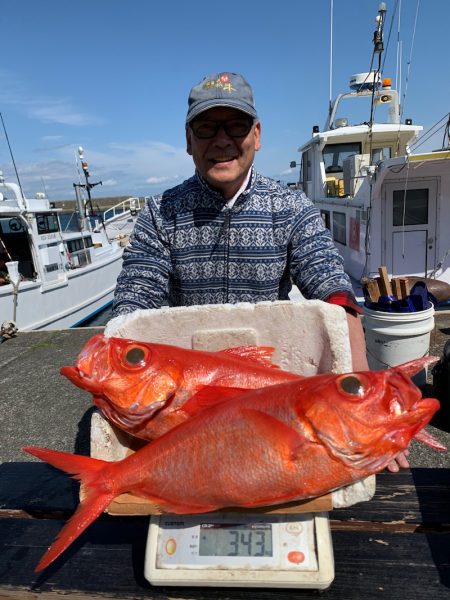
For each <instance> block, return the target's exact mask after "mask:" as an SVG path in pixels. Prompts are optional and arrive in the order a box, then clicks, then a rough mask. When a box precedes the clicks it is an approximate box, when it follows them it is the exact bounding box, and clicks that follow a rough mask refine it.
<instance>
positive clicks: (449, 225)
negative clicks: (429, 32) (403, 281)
mask: <svg viewBox="0 0 450 600" xmlns="http://www.w3.org/2000/svg"><path fill="white" fill-rule="evenodd" d="M384 16H385V7H384V6H380V11H379V13H378V17H377V23H378V28H377V31H376V32H375V36H374V43H375V52H374V56H376V55H377V54H378V53H380V52H381V51H382V46H383V44H382V34H383V25H384ZM380 42H381V43H380ZM377 44H378V46H377ZM380 56H381V55H380ZM379 64H380V65H381V61H379ZM361 104H364V110H363V111H362V110H361V109H358V106H361ZM349 109H350V110H349ZM343 110H349V112H343ZM352 115H353V117H352ZM422 129H423V128H422V127H421V126H420V125H415V124H413V123H412V121H411V119H406V120H405V121H404V122H403V123H402V122H401V110H400V102H399V94H398V92H397V91H396V90H395V89H393V88H392V87H391V82H390V80H389V79H383V77H382V74H381V72H380V71H379V70H374V71H370V72H368V73H359V74H357V75H354V76H353V77H351V79H350V91H348V92H346V93H342V94H340V95H339V96H337V98H336V99H335V101H334V102H332V103H331V102H330V109H329V113H328V118H327V120H326V124H325V127H324V129H323V131H320V130H319V127H318V126H314V127H313V133H312V137H311V139H309V140H308V141H307V142H306V143H304V144H302V145H301V146H300V148H299V149H298V151H299V152H300V154H301V170H300V181H299V187H300V188H302V189H303V190H304V191H305V193H306V195H307V196H308V197H309V198H310V199H311V200H312V201H313V202H314V203H315V204H316V205H317V207H318V208H319V209H320V212H321V215H322V218H323V220H324V222H325V224H326V226H327V227H328V228H329V229H330V231H331V233H332V236H333V238H334V241H335V244H336V246H337V248H338V250H339V251H340V253H341V254H342V256H343V258H344V261H345V269H346V271H347V273H348V274H349V275H350V277H351V278H352V279H353V281H354V283H355V291H356V292H357V295H358V296H360V292H361V286H360V282H361V279H362V278H364V277H368V278H372V277H376V276H377V275H378V268H379V267H380V266H381V265H384V266H386V267H387V270H388V272H389V275H390V276H391V277H397V276H408V275H409V276H418V277H429V278H435V279H439V280H442V281H445V282H447V283H450V146H447V147H446V148H444V149H441V150H437V151H432V152H425V153H421V154H416V153H413V152H412V151H411V146H412V145H413V143H414V142H415V141H416V140H417V139H418V136H419V134H420V132H421V131H422ZM294 165H295V163H292V164H291V167H292V166H294Z"/></svg>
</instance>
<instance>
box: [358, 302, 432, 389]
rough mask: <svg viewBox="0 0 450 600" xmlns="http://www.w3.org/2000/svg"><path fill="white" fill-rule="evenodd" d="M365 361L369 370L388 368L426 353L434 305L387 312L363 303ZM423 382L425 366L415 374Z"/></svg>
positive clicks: (428, 347) (416, 380) (415, 379)
mask: <svg viewBox="0 0 450 600" xmlns="http://www.w3.org/2000/svg"><path fill="white" fill-rule="evenodd" d="M363 313H364V320H363V324H364V330H365V336H366V347H367V361H368V363H369V367H370V369H372V370H375V371H378V370H380V369H388V368H389V367H394V366H396V365H401V364H402V363H405V362H408V361H409V360H414V359H415V358H422V356H427V355H428V353H429V351H430V333H431V331H432V330H433V328H434V307H433V306H432V305H431V303H430V308H428V309H427V310H421V311H417V312H408V313H389V312H382V311H379V310H371V309H370V308H367V307H365V306H364V307H363ZM414 381H415V382H416V383H417V384H419V385H420V384H421V383H425V381H426V370H424V371H423V373H422V374H421V376H420V377H416V378H414Z"/></svg>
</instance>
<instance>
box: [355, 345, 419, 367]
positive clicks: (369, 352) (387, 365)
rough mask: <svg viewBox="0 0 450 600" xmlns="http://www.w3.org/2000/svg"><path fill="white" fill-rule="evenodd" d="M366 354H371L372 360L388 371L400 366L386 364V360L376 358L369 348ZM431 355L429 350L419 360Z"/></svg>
mask: <svg viewBox="0 0 450 600" xmlns="http://www.w3.org/2000/svg"><path fill="white" fill-rule="evenodd" d="M366 353H367V354H369V355H370V356H371V357H372V358H374V359H375V360H376V361H377V362H379V363H381V364H383V365H384V366H385V367H387V368H388V369H393V368H394V367H396V366H398V365H389V364H388V363H386V362H384V360H381V359H380V358H378V356H375V355H374V354H372V352H371V351H370V350H369V349H368V348H366ZM429 353H430V351H429V350H427V351H426V352H425V354H423V355H422V356H419V357H418V358H425V356H428V355H429Z"/></svg>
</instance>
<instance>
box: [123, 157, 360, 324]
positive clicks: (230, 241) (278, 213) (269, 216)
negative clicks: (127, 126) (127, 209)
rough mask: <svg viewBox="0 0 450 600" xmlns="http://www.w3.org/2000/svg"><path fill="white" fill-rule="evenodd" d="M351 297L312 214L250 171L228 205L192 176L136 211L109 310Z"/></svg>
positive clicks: (299, 197)
mask: <svg viewBox="0 0 450 600" xmlns="http://www.w3.org/2000/svg"><path fill="white" fill-rule="evenodd" d="M292 281H293V282H294V283H295V284H296V285H297V286H298V288H299V289H300V291H301V292H302V294H303V295H304V296H305V297H306V298H309V299H311V298H312V299H319V300H326V299H327V298H328V297H329V296H330V295H332V294H336V293H338V294H339V293H340V292H341V293H344V294H346V293H347V294H349V295H352V287H351V283H350V280H349V279H348V277H347V275H346V274H345V273H344V271H343V260H342V258H341V256H340V254H339V253H338V251H337V250H336V248H335V246H334V244H333V241H332V239H331V236H330V232H329V231H328V230H327V229H326V228H325V227H324V224H323V221H322V219H321V217H320V214H319V212H318V210H317V209H316V208H315V207H314V206H313V204H312V203H311V202H310V200H308V198H307V197H306V196H305V195H304V194H303V193H300V192H296V191H293V190H291V189H289V188H287V187H285V186H283V185H280V184H278V183H276V182H275V181H273V180H272V179H269V178H267V177H263V176H261V175H259V174H258V173H256V171H254V170H253V169H252V173H251V177H250V180H249V184H248V186H247V188H246V189H245V190H244V192H242V193H241V195H240V196H239V197H238V198H237V200H236V202H235V204H234V206H233V207H232V208H228V207H227V205H226V204H225V203H224V199H223V197H222V196H221V194H220V193H218V192H216V191H214V190H212V189H211V188H210V187H209V186H208V184H207V183H206V182H205V181H204V180H203V179H202V178H201V177H200V176H199V175H198V173H196V174H195V175H194V176H193V177H191V178H190V179H188V180H186V181H184V182H183V183H182V184H181V185H178V186H176V187H174V188H172V189H170V190H167V191H166V192H164V193H163V194H162V195H160V196H156V197H151V198H149V199H148V202H147V204H146V206H145V207H144V209H143V210H142V211H141V213H140V215H139V217H138V219H137V222H136V225H135V228H134V232H133V234H132V236H131V240H130V244H129V246H128V247H127V248H126V249H125V251H124V259H123V269H122V272H121V274H120V275H119V278H118V282H117V287H116V292H115V298H114V305H113V316H117V315H119V314H125V313H129V312H132V311H134V310H136V309H139V308H159V307H160V306H162V305H163V304H168V305H169V306H189V305H194V304H219V303H232V304H234V303H236V302H259V301H262V300H270V301H274V300H287V299H288V293H289V291H290V289H291V287H292V283H291V282H292Z"/></svg>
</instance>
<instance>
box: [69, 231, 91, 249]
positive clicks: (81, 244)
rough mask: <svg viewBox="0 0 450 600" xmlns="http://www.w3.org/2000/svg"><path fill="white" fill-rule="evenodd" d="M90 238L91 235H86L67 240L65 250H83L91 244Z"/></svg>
mask: <svg viewBox="0 0 450 600" xmlns="http://www.w3.org/2000/svg"><path fill="white" fill-rule="evenodd" d="M92 245H93V244H92V238H91V236H90V235H89V236H87V237H85V238H78V239H76V240H69V241H68V242H67V250H68V251H69V252H78V251H79V250H84V249H85V248H90V247H91V246H92Z"/></svg>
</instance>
